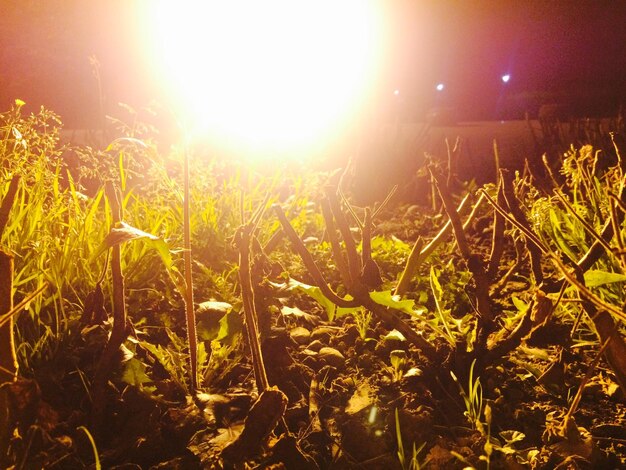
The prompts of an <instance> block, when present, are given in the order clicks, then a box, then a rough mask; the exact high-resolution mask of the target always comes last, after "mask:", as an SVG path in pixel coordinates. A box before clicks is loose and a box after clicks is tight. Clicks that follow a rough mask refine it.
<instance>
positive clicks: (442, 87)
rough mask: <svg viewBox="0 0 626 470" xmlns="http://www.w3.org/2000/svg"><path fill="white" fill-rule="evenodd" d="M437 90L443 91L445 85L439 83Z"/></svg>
mask: <svg viewBox="0 0 626 470" xmlns="http://www.w3.org/2000/svg"><path fill="white" fill-rule="evenodd" d="M435 88H437V91H443V89H444V88H445V85H444V84H443V83H437V86H436V87H435Z"/></svg>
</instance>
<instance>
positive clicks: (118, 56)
mask: <svg viewBox="0 0 626 470" xmlns="http://www.w3.org/2000/svg"><path fill="white" fill-rule="evenodd" d="M338 1H339V0H338ZM130 3H131V2H126V1H120V0H110V1H105V2H102V1H85V0H45V1H44V0H39V1H35V0H30V1H26V0H0V109H1V110H6V109H8V108H9V107H10V105H11V103H12V102H13V100H14V99H15V98H21V99H23V100H24V101H26V102H27V103H28V105H29V106H30V108H29V109H31V110H34V109H37V108H38V106H39V105H40V104H45V105H46V106H48V107H50V108H52V109H53V110H55V111H56V112H58V113H59V114H61V116H62V117H63V119H64V121H65V123H66V125H67V126H69V127H72V126H74V127H86V126H88V125H90V124H91V123H93V122H94V116H95V115H97V112H98V91H97V85H96V82H95V80H94V79H93V74H92V69H91V66H90V65H89V60H88V57H89V56H90V55H95V56H96V57H97V58H98V60H99V61H100V63H101V76H102V85H103V92H104V96H105V99H106V107H107V111H108V112H110V110H111V108H112V107H113V106H114V105H115V103H117V102H118V101H123V102H127V103H129V104H131V105H142V104H146V103H147V102H148V101H149V100H150V99H151V98H159V96H160V90H159V85H158V80H156V79H155V78H154V77H153V72H151V71H150V69H149V67H148V64H147V61H146V59H145V57H144V54H142V47H143V44H142V43H141V42H140V41H137V38H136V36H135V33H134V32H136V31H137V28H138V26H137V25H138V24H140V18H138V17H137V13H135V12H134V11H133V9H131V8H129V7H128V5H129V4H130ZM387 3H388V4H389V5H393V7H390V15H389V28H390V31H391V32H390V40H391V43H392V44H394V46H395V47H394V48H393V50H392V51H391V52H390V53H389V56H388V64H387V67H386V69H385V73H384V78H383V80H382V82H381V94H382V95H383V96H384V95H385V93H386V92H387V89H389V90H393V89H395V88H399V89H401V90H402V91H403V97H404V99H405V100H406V101H408V102H409V104H408V105H407V106H408V108H411V109H412V106H413V104H415V103H428V105H432V104H433V103H432V102H429V100H431V101H432V99H433V96H434V93H433V89H434V84H435V83H437V82H439V81H443V82H445V83H446V84H447V88H446V93H447V96H446V97H445V98H442V97H439V98H437V99H441V100H444V99H445V101H446V104H453V105H455V106H457V107H458V108H459V109H461V110H463V111H464V112H465V114H466V115H467V117H468V118H475V119H483V118H489V117H491V116H490V113H492V111H493V109H494V106H495V105H494V103H496V102H497V100H498V98H500V97H501V96H502V93H506V94H507V96H508V97H509V98H511V97H516V96H517V97H524V96H528V95H532V94H537V93H538V92H544V94H545V93H548V92H553V93H554V92H560V93H561V95H566V98H565V99H572V100H579V101H583V102H586V103H587V104H589V103H588V102H596V104H598V106H602V107H605V108H607V107H610V106H617V103H618V102H619V100H620V99H622V98H623V97H626V52H625V51H626V47H625V46H626V1H622V0H616V1H566V0H558V1H548V0H535V1H530V0H494V1H486V0H480V1H479V0H464V1H461V0H458V1H451V0H424V1H419V0H398V1H395V0H389V1H388V2H387ZM506 72H508V73H511V75H512V80H511V82H510V83H509V84H508V85H506V91H505V90H504V89H503V85H502V83H501V82H500V81H499V80H500V78H499V77H500V76H501V75H502V74H503V73H506ZM572 96H573V97H574V98H572ZM568 97H569V98H568ZM520 99H521V100H522V102H523V103H528V102H527V101H523V99H522V98H520ZM542 99H543V98H542ZM545 99H553V98H552V97H549V98H545ZM523 103H522V105H524V104H523ZM416 106H417V107H418V108H419V105H416ZM424 106H427V105H426V104H424ZM595 111H597V110H595ZM611 111H612V110H611Z"/></svg>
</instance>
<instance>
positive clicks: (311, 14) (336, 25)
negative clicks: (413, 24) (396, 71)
mask: <svg viewBox="0 0 626 470" xmlns="http://www.w3.org/2000/svg"><path fill="white" fill-rule="evenodd" d="M376 5H377V3H376V2H374V1H373V0H372V1H368V0H342V1H339V2H337V1H326V0H320V1H315V2H313V1H297V0H264V1H262V2H258V1H243V0H229V1H221V0H217V1H212V0H208V1H190V0H187V1H180V0H179V1H174V0H158V1H154V2H147V3H146V4H145V8H146V9H147V10H146V15H145V16H146V17H147V18H148V21H149V23H150V24H149V31H148V32H149V34H148V36H149V39H150V40H149V43H150V44H152V45H151V48H152V51H153V52H152V55H153V57H154V59H153V60H154V62H156V65H157V66H158V67H160V69H159V70H160V71H161V72H160V73H162V75H163V78H164V80H166V82H167V88H169V89H171V90H172V95H173V96H174V99H175V101H176V102H177V103H178V107H179V109H178V111H179V112H180V113H181V114H183V115H185V116H186V117H187V119H188V120H189V121H191V123H192V127H193V128H194V129H195V130H196V131H198V132H202V133H205V134H206V133H207V132H208V133H210V135H211V136H212V138H214V139H218V140H219V141H220V143H225V144H227V145H230V144H232V145H233V146H237V147H239V148H241V149H243V150H244V151H245V150H247V151H252V152H266V153H274V154H275V153H276V152H283V153H284V152H289V153H294V152H300V151H302V150H305V149H306V148H307V147H310V146H315V145H317V144H320V143H321V142H323V141H324V140H325V139H328V138H330V136H332V134H333V133H334V132H335V131H336V130H337V129H339V128H341V126H343V125H346V124H347V123H348V121H349V120H350V119H351V117H353V116H355V114H357V113H358V110H359V106H362V105H363V103H364V101H365V100H366V98H367V95H368V93H369V92H370V90H371V86H372V85H373V82H374V80H375V78H374V77H375V74H376V69H377V66H378V64H379V61H380V59H381V56H382V54H381V53H380V49H381V48H380V45H381V36H382V33H383V32H382V27H381V25H380V21H379V15H378V13H379V12H378V11H377V8H379V7H377V6H376Z"/></svg>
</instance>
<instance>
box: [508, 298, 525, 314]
mask: <svg viewBox="0 0 626 470" xmlns="http://www.w3.org/2000/svg"><path fill="white" fill-rule="evenodd" d="M511 301H512V302H513V305H515V308H516V309H517V310H518V312H524V311H525V310H526V309H527V308H528V304H527V303H526V302H524V301H523V300H522V299H520V298H519V297H516V296H512V297H511Z"/></svg>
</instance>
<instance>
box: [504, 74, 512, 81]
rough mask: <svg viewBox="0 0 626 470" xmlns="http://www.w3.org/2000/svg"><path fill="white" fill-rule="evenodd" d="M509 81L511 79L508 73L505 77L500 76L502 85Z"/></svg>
mask: <svg viewBox="0 0 626 470" xmlns="http://www.w3.org/2000/svg"><path fill="white" fill-rule="evenodd" d="M510 79H511V75H509V74H508V73H507V74H505V75H502V81H503V82H504V83H508V82H509V80H510Z"/></svg>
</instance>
